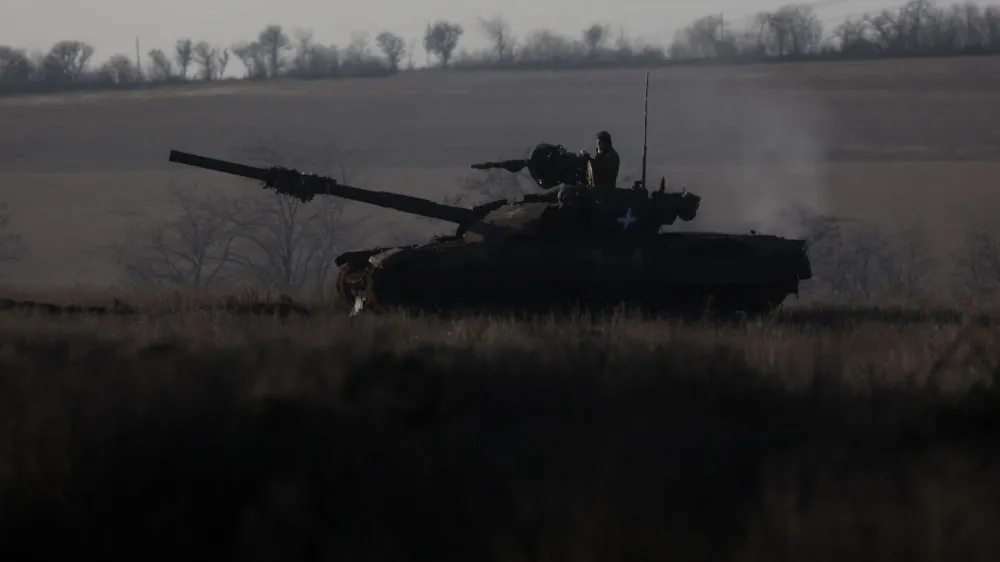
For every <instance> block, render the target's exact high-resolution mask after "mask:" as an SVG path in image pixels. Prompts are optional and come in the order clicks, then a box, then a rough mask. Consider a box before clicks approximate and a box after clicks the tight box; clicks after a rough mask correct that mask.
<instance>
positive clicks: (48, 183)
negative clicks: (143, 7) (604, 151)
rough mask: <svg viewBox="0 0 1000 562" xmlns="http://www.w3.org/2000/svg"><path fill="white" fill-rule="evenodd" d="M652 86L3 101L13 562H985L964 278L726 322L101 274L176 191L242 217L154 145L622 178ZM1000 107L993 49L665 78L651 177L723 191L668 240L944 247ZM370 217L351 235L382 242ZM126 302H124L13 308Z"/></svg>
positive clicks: (994, 356)
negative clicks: (209, 288)
mask: <svg viewBox="0 0 1000 562" xmlns="http://www.w3.org/2000/svg"><path fill="white" fill-rule="evenodd" d="M642 87H643V73H642V72H640V71H625V70H620V71H588V72H531V73H529V72H525V73H512V72H507V73H488V72H483V73H441V74H435V73H415V74H403V75H399V76H397V77H393V78H390V79H379V80H351V81H340V82H318V83H299V82H294V83H281V84H271V85H249V84H248V85H239V86H230V85H227V86H225V87H224V88H206V87H197V86H191V87H186V88H178V89H164V90H156V91H151V92H142V93H117V94H86V95H79V96H77V95H72V96H70V95H61V96H36V97H25V98H15V97H11V98H4V99H0V122H2V123H3V124H4V127H3V128H0V200H2V201H5V202H6V203H7V205H8V211H9V212H10V213H11V217H12V218H11V223H10V229H11V230H12V231H13V232H16V233H19V234H21V235H23V236H24V240H25V242H26V244H27V246H28V247H29V248H30V254H29V255H28V257H27V258H26V259H25V260H23V261H20V262H12V263H9V264H0V267H3V269H2V270H0V275H2V277H0V281H2V282H3V283H4V291H3V294H0V558H2V559H4V560H33V559H39V560H42V559H45V560H51V559H53V558H55V557H57V556H62V555H65V554H67V553H72V554H73V555H75V556H80V555H84V556H86V555H91V554H96V555H98V556H101V557H102V558H103V559H105V560H107V559H119V558H121V559H125V558H130V559H134V558H135V557H137V556H139V557H142V558H144V559H157V560H159V559H163V560H167V559H171V560H174V559H177V558H178V557H180V556H191V555H192V554H197V555H204V556H211V557H213V558H219V557H222V558H228V559H232V558H237V557H238V558H240V559H251V560H276V559H282V560H307V559H308V560H315V559H320V558H322V559H333V558H340V559H354V560H380V561H381V560H385V561H400V560H413V561H417V560H420V561H423V560H435V561H442V560H495V561H498V562H513V561H516V560H540V561H550V560H579V561H585V560H611V559H616V560H650V559H670V560H713V561H720V560H731V561H751V560H768V561H773V560H788V561H800V560H809V561H826V560H830V561H833V560H859V561H866V560H872V561H874V560H879V561H904V560H905V561H907V562H910V561H928V562H931V561H940V560H969V561H973V560H995V559H996V557H997V554H996V553H997V552H998V547H1000V538H998V537H1000V535H996V534H995V529H996V528H997V527H998V526H1000V508H998V506H1000V502H998V500H1000V471H998V468H1000V462H998V461H1000V459H998V458H997V447H996V445H997V443H998V437H1000V435H998V431H1000V394H998V390H997V387H996V384H995V381H996V380H997V378H998V376H1000V346H998V343H1000V340H998V337H1000V329H998V327H1000V306H995V305H993V304H990V303H991V302H992V301H989V302H988V301H986V300H978V301H973V303H972V304H969V303H968V302H966V304H964V305H963V306H961V307H960V306H958V305H956V304H954V301H955V299H953V298H952V297H953V296H954V295H953V294H952V291H951V290H950V289H948V287H947V286H946V287H945V288H944V289H943V290H941V291H939V293H938V294H936V295H930V296H929V297H930V300H932V301H936V302H938V303H939V304H938V305H931V304H927V303H926V302H925V303H923V304H919V302H916V301H914V300H913V299H911V300H910V301H909V302H908V303H906V304H905V306H894V305H890V304H889V303H885V302H883V303H881V304H879V305H877V306H876V305H872V304H866V305H864V306H861V305H837V306H834V305H824V304H814V303H813V304H810V303H798V304H796V305H795V306H790V307H789V308H787V309H786V310H784V311H781V312H779V313H778V314H776V315H774V316H773V317H769V318H765V319H762V320H759V321H754V322H733V323H725V324H711V323H707V322H703V323H688V324H681V323H678V322H675V321H670V320H665V319H658V320H657V319H648V318H640V317H637V316H633V315H630V314H628V313H627V312H624V311H623V312H619V313H617V314H614V315H610V316H604V317H589V316H588V317H578V318H549V319H544V318H543V319H534V320H524V319H519V320H515V319H504V318H472V317H469V318H450V319H448V318H416V317H410V316H405V315H401V314H396V315H392V314H390V315H385V316H379V317H358V318H347V317H346V315H345V314H344V312H343V311H341V310H339V309H336V308H334V307H331V306H330V305H329V304H326V303H312V304H309V303H306V302H305V301H302V302H301V303H300V304H301V306H302V307H304V308H298V307H296V309H295V310H294V311H293V312H292V313H291V314H290V315H289V316H287V317H286V316H284V315H282V314H277V313H275V314H269V313H268V312H267V311H265V313H263V314H259V315H257V316H253V315H248V314H246V312H252V311H254V310H255V309H256V308H257V306H256V305H257V304H259V303H258V302H256V301H255V299H254V295H253V293H252V292H251V291H249V290H247V292H246V293H244V294H243V295H242V296H241V297H239V298H237V299H236V300H235V301H234V300H232V299H229V300H228V301H220V300H219V299H220V297H219V296H218V295H209V294H207V293H188V292H173V291H171V290H160V291H158V292H150V291H148V290H143V291H139V292H135V293H133V292H129V291H125V290H124V289H122V288H118V287H117V286H116V285H117V284H118V283H119V282H120V280H121V272H120V271H118V270H117V268H116V267H115V262H114V260H113V259H112V255H111V253H110V251H109V249H110V248H111V247H112V246H114V245H115V244H117V243H119V242H121V241H122V240H123V239H125V238H128V237H129V232H130V228H131V227H132V226H133V225H135V224H152V223H156V222H158V221H161V220H163V219H165V218H167V217H168V216H169V215H170V214H171V213H173V212H174V211H175V209H173V208H172V207H171V206H170V199H169V195H168V191H169V190H168V188H169V187H171V186H178V185H195V186H197V188H198V189H201V190H205V191H206V192H219V193H225V194H230V195H239V194H241V193H249V191H246V190H247V189H248V186H247V185H246V184H241V183H240V182H238V181H232V180H230V179H228V178H222V177H218V176H217V175H212V174H207V173H204V174H203V173H199V172H198V171H195V170H191V169H185V168H183V167H181V166H178V165H174V164H170V163H168V162H167V154H168V151H169V150H170V149H171V148H177V149H181V150H186V151H192V152H198V153H204V154H207V155H213V156H219V157H223V158H233V159H237V160H245V159H246V157H247V155H248V154H251V153H254V151H255V150H256V149H259V148H260V145H261V143H265V142H268V139H272V140H273V139H279V140H280V143H278V144H276V145H273V146H272V148H273V149H274V150H275V151H277V152H280V153H282V155H285V156H288V155H290V154H291V152H294V151H298V150H301V151H302V152H303V153H304V154H307V155H308V156H309V157H310V158H311V160H309V161H306V162H305V164H304V165H303V166H302V167H306V168H313V169H314V170H317V171H320V170H321V169H322V168H324V167H326V166H329V164H330V162H329V161H328V160H326V159H325V155H326V152H324V151H328V152H329V154H341V152H339V151H338V150H336V148H337V147H339V149H342V150H343V151H345V153H346V154H345V155H344V154H342V156H343V158H345V159H347V160H349V163H350V166H352V170H353V172H354V173H353V177H354V178H355V179H354V180H352V183H354V184H357V185H359V186H363V187H374V188H384V189H389V190H394V191H401V192H407V193H413V194H418V195H426V196H428V197H433V198H435V199H439V198H441V197H444V196H446V195H450V194H453V193H455V191H456V190H457V189H459V185H460V183H461V182H462V181H463V178H465V177H467V176H468V175H469V172H471V171H472V170H468V165H469V164H470V163H472V162H475V161H481V160H493V159H496V158H498V157H505V156H506V155H513V156H517V155H520V154H522V153H523V151H524V150H525V149H526V148H529V147H530V146H532V145H534V144H535V143H537V142H540V141H548V142H561V143H564V144H566V145H567V146H569V147H570V148H574V149H576V148H588V149H589V148H590V147H591V145H592V144H593V136H594V133H595V132H596V131H597V130H600V129H608V130H610V131H611V133H612V135H614V138H615V140H616V144H617V146H618V150H619V152H620V153H621V155H622V158H623V166H624V168H625V172H626V173H629V172H631V173H634V172H635V171H636V170H637V169H638V166H639V163H640V159H641V142H642ZM998 87H1000V59H995V58H979V59H974V58H966V59H944V60H932V59H929V60H896V61H878V62H865V63H848V62H845V63H823V64H788V65H761V66H746V67H738V68H683V69H681V68H678V69H669V70H668V69H664V70H657V71H655V72H654V73H653V75H652V78H651V99H650V135H649V138H650V153H649V154H650V161H651V171H652V173H653V174H654V177H655V176H658V175H660V174H663V175H665V176H666V177H667V178H668V180H669V181H670V182H671V183H674V184H684V185H686V186H687V187H688V188H690V189H691V190H693V191H696V192H697V193H699V194H701V195H703V196H704V200H703V204H702V210H701V211H700V216H699V217H698V219H697V220H696V221H694V222H693V223H691V224H690V225H687V226H685V228H699V229H701V228H704V229H713V230H741V229H744V228H747V227H749V226H756V227H759V228H762V229H763V230H765V231H771V232H776V233H779V234H792V235H804V234H805V232H803V231H802V230H801V228H800V226H799V225H797V224H796V223H794V222H791V221H789V220H788V219H787V215H785V214H784V211H790V210H793V209H794V207H795V206H797V205H801V206H806V207H808V208H809V209H811V210H812V211H813V212H814V213H819V214H825V215H834V216H843V217H854V218H859V219H863V220H867V221H870V222H872V223H873V224H885V225H889V226H890V227H897V226H900V227H902V226H910V225H918V226H922V227H924V228H925V229H926V230H927V232H928V233H929V236H930V239H931V241H932V242H933V245H934V247H935V249H936V250H937V251H938V252H939V253H941V255H944V253H946V252H948V251H949V250H951V249H954V248H955V247H957V246H959V245H960V244H961V243H962V240H963V237H964V235H965V233H966V232H967V231H968V229H970V228H994V227H995V225H994V224H993V223H995V218H994V217H995V216H996V209H997V205H998V203H1000V195H997V194H996V193H995V190H994V189H992V184H993V183H995V179H994V178H997V177H1000V175H998V172H1000V98H998V97H997V96H996V94H995V91H997V89H998ZM250 187H252V186H250ZM241 189H243V190H244V191H240V190H241ZM376 217H377V219H376V220H373V221H370V222H368V223H365V231H364V232H363V233H361V234H360V235H356V236H355V237H354V238H352V242H351V244H354V245H360V244H373V243H375V242H376V241H380V240H383V239H385V237H387V236H388V235H390V234H391V233H392V230H393V229H394V228H396V227H398V226H399V223H398V222H397V219H399V217H397V216H396V215H394V214H393V213H391V212H388V211H386V212H379V213H378V214H377V215H376ZM424 226H426V225H424ZM78 285H90V286H95V287H98V289H96V290H94V291H92V292H89V293H88V292H83V290H82V289H79V288H74V287H75V286H78ZM112 297H117V298H119V299H121V300H122V301H124V302H125V303H126V304H128V305H131V306H130V307H118V308H114V307H113V308H110V309H108V310H101V311H100V312H102V314H97V313H96V312H95V311H91V312H90V313H88V311H86V310H84V311H82V312H79V313H69V312H65V311H64V313H59V312H57V313H56V314H52V311H51V310H46V309H45V308H44V307H43V308H41V309H39V308H37V307H36V308H35V309H33V310H23V309H22V308H21V307H18V306H15V305H16V304H17V303H15V302H13V301H11V300H3V299H32V300H41V301H48V302H58V303H63V304H76V305H110V304H111V303H112ZM241 299H242V300H241ZM918 300H919V299H918ZM928 302H930V301H928ZM220 303H227V304H228V309H226V307H222V306H221V305H220ZM793 304H795V303H793Z"/></svg>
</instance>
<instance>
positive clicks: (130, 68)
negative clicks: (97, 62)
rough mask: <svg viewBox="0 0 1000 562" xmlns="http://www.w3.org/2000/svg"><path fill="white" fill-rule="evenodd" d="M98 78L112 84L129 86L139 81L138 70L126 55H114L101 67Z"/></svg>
mask: <svg viewBox="0 0 1000 562" xmlns="http://www.w3.org/2000/svg"><path fill="white" fill-rule="evenodd" d="M100 77H101V79H103V80H106V81H108V82H111V83H113V84H131V83H133V82H138V81H139V69H138V68H136V66H135V63H134V62H132V59H131V58H129V57H128V56H126V55H114V56H112V57H111V58H110V59H108V61H107V62H106V63H104V64H103V65H102V66H101V70H100Z"/></svg>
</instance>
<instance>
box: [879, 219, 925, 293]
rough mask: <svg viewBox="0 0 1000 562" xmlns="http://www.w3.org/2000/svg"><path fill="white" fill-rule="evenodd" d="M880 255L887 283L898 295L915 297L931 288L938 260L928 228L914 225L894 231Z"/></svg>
mask: <svg viewBox="0 0 1000 562" xmlns="http://www.w3.org/2000/svg"><path fill="white" fill-rule="evenodd" d="M881 257H882V260H881V261H882V274H883V276H884V278H885V284H886V285H887V287H888V288H889V289H890V290H891V291H892V292H894V293H896V296H899V297H903V298H905V299H908V300H913V299H916V298H918V297H920V296H921V295H923V294H924V293H925V292H926V291H927V290H928V288H929V285H930V283H931V282H932V281H933V277H934V273H935V271H936V269H937V260H936V259H934V257H933V252H932V248H931V238H930V233H929V232H928V231H927V229H926V228H923V227H919V226H911V227H908V228H905V229H902V230H900V231H899V232H897V233H895V235H894V236H892V241H891V242H890V244H889V248H887V249H886V250H885V251H884V253H883V255H882V256H881Z"/></svg>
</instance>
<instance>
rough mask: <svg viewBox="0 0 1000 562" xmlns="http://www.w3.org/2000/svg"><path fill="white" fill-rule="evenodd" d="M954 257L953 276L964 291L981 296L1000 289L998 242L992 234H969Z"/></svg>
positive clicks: (999, 244) (981, 231) (999, 245)
mask: <svg viewBox="0 0 1000 562" xmlns="http://www.w3.org/2000/svg"><path fill="white" fill-rule="evenodd" d="M954 257H955V272H954V276H955V278H956V280H957V281H958V282H959V283H960V284H961V285H960V286H962V287H963V288H964V289H965V290H967V291H970V292H972V293H973V294H975V295H983V294H988V293H992V292H995V291H996V290H997V289H1000V240H997V236H996V235H995V234H994V233H992V232H987V231H983V230H977V231H973V232H969V233H968V234H966V236H965V243H964V244H963V246H962V248H961V249H960V251H959V252H957V254H956V255H955V256H954Z"/></svg>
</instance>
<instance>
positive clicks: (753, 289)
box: [170, 143, 812, 315]
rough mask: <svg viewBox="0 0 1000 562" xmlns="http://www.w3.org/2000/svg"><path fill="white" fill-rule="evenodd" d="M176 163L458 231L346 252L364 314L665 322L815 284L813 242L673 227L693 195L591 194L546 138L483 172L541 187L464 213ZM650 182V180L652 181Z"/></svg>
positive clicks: (223, 166) (349, 282) (180, 159)
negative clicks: (535, 313) (631, 317)
mask: <svg viewBox="0 0 1000 562" xmlns="http://www.w3.org/2000/svg"><path fill="white" fill-rule="evenodd" d="M170 161H171V162H176V163H181V164H187V165H190V166H195V167H198V168H203V169H207V170H214V171H217V172H221V173H226V174H232V175H236V176H241V177H244V178H249V179H254V180H257V181H260V182H262V183H263V186H264V187H266V188H270V189H273V190H275V191H276V192H278V193H282V194H285V195H290V196H293V197H296V198H298V199H300V200H301V201H306V202H308V201H310V200H312V199H313V198H314V197H315V196H317V195H327V196H334V197H343V198H345V199H349V200H353V201H358V202H362V203H368V204H371V205H376V206H379V207H384V208H388V209H394V210H396V211H400V212H403V213H410V214H414V215H419V216H423V217H428V218H434V219H439V220H443V221H447V222H450V223H453V224H454V225H455V226H456V228H455V231H454V233H453V234H451V235H444V236H437V237H434V238H432V239H430V240H428V241H426V242H423V243H419V244H413V245H408V246H394V247H376V248H366V249H359V250H355V251H349V252H346V253H343V254H341V255H339V256H338V257H337V258H336V264H337V265H338V267H339V268H340V271H339V275H338V278H337V293H338V295H339V297H340V299H342V300H343V301H344V302H346V303H349V304H351V305H353V308H352V312H351V314H352V315H353V314H357V313H358V312H360V311H362V310H368V309H375V310H385V309H394V308H405V309H410V310H416V311H424V312H428V311H447V310H452V311H453V310H470V309H471V310H478V311H515V310H519V311H525V310H543V311H547V310H552V309H555V308H562V307H563V306H570V307H574V308H592V307H607V306H617V305H622V304H624V305H626V306H635V307H639V308H641V309H644V310H647V311H651V312H656V313H666V314H691V313H694V314H701V313H702V312H704V311H706V310H712V311H715V312H716V313H721V314H726V315H728V314H732V313H738V312H742V313H746V314H748V315H757V314H761V313H766V312H769V311H771V310H773V309H774V308H776V307H777V306H779V305H780V304H781V303H782V302H783V301H784V300H785V299H786V298H787V297H788V296H789V295H792V294H796V295H797V294H798V287H799V282H800V281H802V280H806V279H809V278H811V277H812V272H811V268H810V263H809V259H808V257H807V255H806V249H805V248H806V242H805V240H799V239H787V238H782V237H778V236H770V235H763V234H756V233H750V234H724V233H715V232H670V231H666V232H664V231H663V230H664V227H669V226H670V225H672V224H674V223H675V222H676V221H677V220H678V219H680V220H681V221H684V222H690V221H693V220H695V218H696V216H697V213H698V210H699V207H700V205H701V197H700V196H698V195H696V194H694V193H691V192H689V191H686V190H681V191H668V190H667V189H666V185H665V181H664V179H663V178H661V179H660V185H659V188H658V189H656V190H653V191H649V190H647V189H646V187H645V185H644V182H643V181H636V182H635V183H634V184H633V185H632V186H631V187H628V188H621V187H615V188H604V189H594V188H588V187H587V186H586V180H585V178H586V161H585V160H584V159H583V158H582V157H581V156H579V155H577V154H574V153H571V152H569V151H567V150H566V149H565V148H564V147H563V146H561V145H554V144H548V143H541V144H539V145H537V146H536V147H535V148H534V150H532V151H531V154H530V156H529V157H528V158H526V159H517V160H506V161H500V162H483V163H479V164H474V165H472V168H473V169H479V170H488V169H503V170H507V171H509V172H511V173H518V172H521V171H522V170H525V169H527V171H528V174H529V175H530V176H531V178H532V179H533V180H534V182H535V183H536V184H537V185H538V187H539V189H540V193H535V194H529V195H526V196H524V197H523V198H520V199H516V200H506V199H504V200H497V201H492V202H489V203H486V204H482V205H477V206H471V207H460V206H453V205H445V204H442V203H437V202H435V201H431V200H428V199H424V198H421V197H414V196H411V195H404V194H401V193H394V192H388V191H376V190H369V189H362V188H358V187H353V186H349V185H344V184H342V183H339V182H337V181H336V180H335V179H333V178H329V177H323V176H318V175H314V174H308V173H302V172H299V171H297V170H294V169H289V168H283V167H269V168H258V167H254V166H248V165H245V164H239V163H234V162H228V161H224V160H219V159H215V158H209V157H205V156H199V155H195V154H191V153H186V152H180V151H176V150H173V151H171V153H170ZM644 175H645V174H644Z"/></svg>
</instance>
